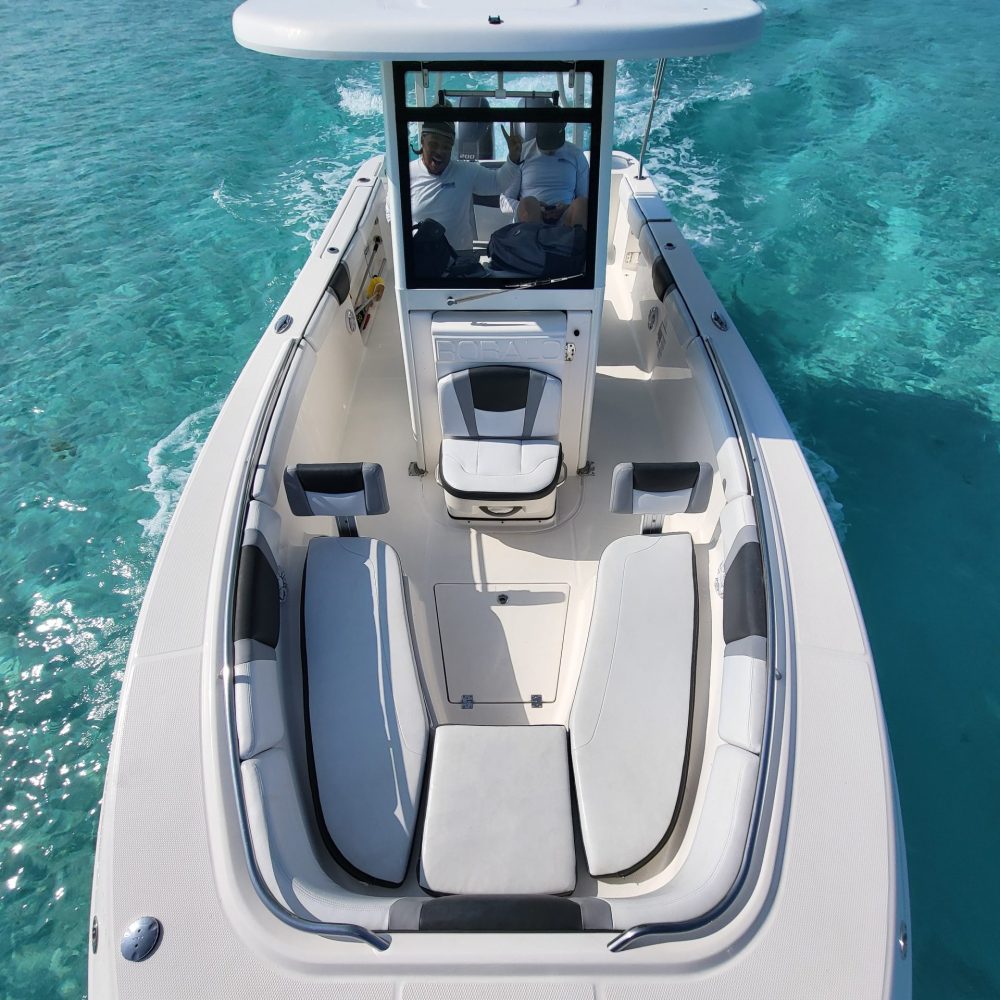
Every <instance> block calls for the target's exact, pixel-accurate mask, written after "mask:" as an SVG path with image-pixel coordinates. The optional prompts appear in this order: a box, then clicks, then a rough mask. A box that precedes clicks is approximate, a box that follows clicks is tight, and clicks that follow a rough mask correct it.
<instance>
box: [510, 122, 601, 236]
mask: <svg viewBox="0 0 1000 1000" xmlns="http://www.w3.org/2000/svg"><path fill="white" fill-rule="evenodd" d="M589 187H590V165H589V164H588V163H587V158H586V156H584V155H583V150H581V149H580V148H579V146H575V145H574V144H573V143H572V142H567V141H566V126H565V125H564V124H563V123H562V122H540V123H539V125H538V128H537V129H536V132H535V138H534V139H532V140H530V141H529V142H528V143H527V145H526V146H525V147H524V165H523V166H522V167H521V176H520V177H519V178H517V179H516V180H515V181H514V183H513V184H512V185H511V186H510V187H509V188H508V189H507V191H506V192H505V193H504V197H503V198H502V199H501V207H503V208H505V209H506V210H507V211H511V212H513V213H514V218H515V219H516V220H517V221H518V222H546V223H550V224H554V223H556V222H560V223H562V224H563V225H564V226H584V227H585V226H586V225H587V192H588V190H589Z"/></svg>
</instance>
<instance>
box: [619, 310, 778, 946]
mask: <svg viewBox="0 0 1000 1000" xmlns="http://www.w3.org/2000/svg"><path fill="white" fill-rule="evenodd" d="M692 318H694V317H692ZM695 325H696V326H697V320H695ZM699 336H701V331H700V330H699ZM701 339H702V342H703V343H704V345H705V348H706V351H707V353H708V356H709V359H710V360H711V362H712V367H713V369H714V370H715V374H716V377H717V378H718V379H719V384H720V386H721V388H722V394H723V397H724V398H725V400H726V405H727V406H728V408H729V412H730V415H731V416H732V418H733V424H734V425H735V427H736V433H737V435H738V436H739V439H740V444H741V445H742V447H743V453H744V458H745V460H746V461H745V464H746V466H747V473H748V475H749V477H750V484H751V490H750V498H751V500H752V502H753V505H754V516H755V517H756V518H757V528H758V531H759V532H760V533H761V535H762V536H763V533H764V527H763V526H764V510H763V506H762V504H761V500H760V479H759V476H758V472H757V466H758V462H759V456H758V455H757V450H756V448H755V447H754V446H753V442H752V439H751V438H750V435H749V434H748V433H747V429H746V423H745V422H744V420H743V416H742V414H741V413H740V412H739V410H738V409H737V408H736V407H735V406H734V405H733V389H732V386H731V385H730V382H729V379H728V377H727V376H726V374H725V371H724V370H723V368H722V365H721V364H720V363H719V358H718V355H717V354H716V352H715V348H714V347H713V346H712V344H711V342H710V341H708V340H705V338H704V337H702V338H701ZM760 550H761V560H762V562H763V564H764V566H763V568H764V595H765V600H766V606H767V663H768V665H769V666H770V668H771V669H770V670H768V673H767V684H768V688H767V698H766V700H765V708H764V733H765V734H768V736H769V738H768V739H766V740H763V741H762V745H761V753H760V771H759V773H758V775H757V788H756V791H755V792H754V804H753V810H752V812H751V814H750V827H749V832H748V834H747V842H746V846H745V847H744V848H743V859H742V861H741V862H740V868H739V871H738V872H737V873H736V878H735V879H734V881H733V884H732V885H731V886H730V888H729V891H728V892H727V893H726V894H725V896H723V897H722V899H721V900H719V902H718V903H716V904H715V906H713V907H712V908H711V909H710V910H708V911H707V912H705V913H702V914H701V915H699V916H697V917H692V918H691V919H689V920H676V921H670V922H668V921H663V922H660V923H648V924H636V925H635V926H634V927H630V928H629V929H628V930H626V931H622V932H621V933H620V934H619V935H618V936H617V937H614V938H612V939H611V941H609V942H608V950H609V951H612V952H620V951H628V950H629V949H631V948H634V947H636V946H638V945H641V944H652V943H654V942H653V941H652V940H651V939H654V938H660V937H667V936H672V935H677V934H684V933H691V932H692V931H698V930H701V929H702V928H703V927H707V926H708V925H709V924H711V923H712V922H713V921H715V920H717V919H718V918H719V917H720V916H722V915H723V913H725V911H726V910H728V909H729V907H730V906H732V904H733V902H734V901H735V900H736V897H737V896H739V894H740V892H741V891H742V890H743V886H744V885H745V884H746V880H747V876H748V875H749V874H750V867H751V864H752V862H753V857H754V852H755V850H756V847H757V836H758V833H759V831H760V821H761V816H762V814H763V811H764V798H765V793H766V790H767V785H768V781H769V779H770V776H771V775H770V771H771V767H772V761H771V748H772V744H773V742H774V733H773V728H774V718H775V714H776V713H775V701H776V699H777V695H778V685H777V678H778V677H779V676H780V674H778V672H777V667H776V666H775V660H776V658H777V648H776V644H777V629H776V627H775V626H776V622H775V617H776V616H775V609H774V599H773V595H772V575H773V567H772V565H771V560H770V555H769V553H768V549H767V546H766V545H761V547H760Z"/></svg>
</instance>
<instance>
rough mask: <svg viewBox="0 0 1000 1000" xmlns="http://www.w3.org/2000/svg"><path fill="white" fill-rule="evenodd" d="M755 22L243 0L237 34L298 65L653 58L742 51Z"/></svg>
mask: <svg viewBox="0 0 1000 1000" xmlns="http://www.w3.org/2000/svg"><path fill="white" fill-rule="evenodd" d="M496 19H499V23H491V21H495V20H496ZM761 20H762V11H761V8H760V7H759V6H758V5H757V3H755V2H754V0H639V2H633V3H624V2H622V0H371V2H368V3H358V2H357V0H246V2H245V3H243V4H242V5H241V6H240V7H238V8H237V9H236V11H235V13H234V14H233V32H234V34H235V36H236V40H237V41H238V42H239V43H240V44H241V45H243V46H245V47H246V48H249V49H255V50H256V51H258V52H268V53H271V54H274V55H283V56H295V57H299V58H304V59H344V60H363V59H371V60H379V61H392V60H402V59H408V60H410V59H416V60H462V61H466V60H470V59H521V60H524V59H571V60H576V59H643V58H649V59H657V58H662V57H666V56H696V55H709V54H711V53H715V52H728V51H732V50H734V49H739V48H743V47H744V46H746V45H749V44H751V43H752V42H754V41H755V40H756V39H757V37H758V36H759V35H760V29H761Z"/></svg>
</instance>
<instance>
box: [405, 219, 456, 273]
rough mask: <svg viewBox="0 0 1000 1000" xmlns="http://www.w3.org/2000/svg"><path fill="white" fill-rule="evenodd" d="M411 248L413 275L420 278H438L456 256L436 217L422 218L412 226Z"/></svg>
mask: <svg viewBox="0 0 1000 1000" xmlns="http://www.w3.org/2000/svg"><path fill="white" fill-rule="evenodd" d="M412 250H413V258H412V259H413V271H414V275H413V276H414V277H415V278H417V279H420V280H426V279H428V278H440V277H441V275H443V274H444V273H445V271H447V270H448V268H449V267H450V266H451V263H452V261H454V260H456V259H457V258H458V254H457V253H455V249H454V247H453V246H452V245H451V244H450V243H449V242H448V237H447V236H446V235H445V228H444V226H442V225H441V223H440V222H438V221H437V220H436V219H424V220H423V221H422V222H418V223H416V224H415V225H414V226H413V243H412Z"/></svg>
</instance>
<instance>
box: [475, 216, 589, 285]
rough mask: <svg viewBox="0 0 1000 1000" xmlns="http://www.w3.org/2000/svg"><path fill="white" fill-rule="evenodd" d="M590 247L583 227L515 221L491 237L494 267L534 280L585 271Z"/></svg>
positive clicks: (491, 258)
mask: <svg viewBox="0 0 1000 1000" xmlns="http://www.w3.org/2000/svg"><path fill="white" fill-rule="evenodd" d="M586 246H587V232H586V230H585V229H584V228H583V226H573V227H572V228H571V227H569V226H547V225H545V223H543V222H514V223H512V224H511V225H509V226H504V227H503V228H502V229H498V230H497V231H496V232H495V233H494V234H493V236H492V237H491V238H490V245H489V255H490V265H491V267H492V268H493V269H494V270H499V271H516V272H517V273H518V274H524V275H526V276H528V277H530V278H565V277H568V276H569V275H572V274H579V273H580V272H582V271H583V269H584V256H585V253H586Z"/></svg>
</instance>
